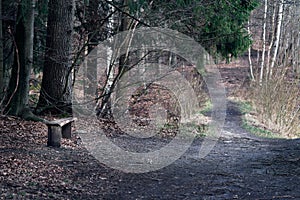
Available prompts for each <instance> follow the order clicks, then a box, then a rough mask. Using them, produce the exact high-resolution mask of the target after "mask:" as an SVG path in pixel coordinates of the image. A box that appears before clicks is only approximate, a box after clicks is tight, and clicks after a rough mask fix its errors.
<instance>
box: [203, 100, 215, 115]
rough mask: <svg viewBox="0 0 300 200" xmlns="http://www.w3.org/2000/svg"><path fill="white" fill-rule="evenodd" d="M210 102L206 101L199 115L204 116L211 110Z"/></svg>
mask: <svg viewBox="0 0 300 200" xmlns="http://www.w3.org/2000/svg"><path fill="white" fill-rule="evenodd" d="M212 107H213V105H212V102H211V101H210V100H208V101H206V102H205V103H204V105H203V106H202V108H201V110H200V114H202V115H205V114H206V113H208V112H210V111H211V110H212Z"/></svg>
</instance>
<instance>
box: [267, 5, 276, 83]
mask: <svg viewBox="0 0 300 200" xmlns="http://www.w3.org/2000/svg"><path fill="white" fill-rule="evenodd" d="M275 16H276V6H275V5H274V8H273V13H272V22H271V31H272V33H271V38H270V41H269V48H268V55H267V64H266V68H267V69H266V77H267V79H269V76H270V59H271V51H272V46H273V42H274V36H275Z"/></svg>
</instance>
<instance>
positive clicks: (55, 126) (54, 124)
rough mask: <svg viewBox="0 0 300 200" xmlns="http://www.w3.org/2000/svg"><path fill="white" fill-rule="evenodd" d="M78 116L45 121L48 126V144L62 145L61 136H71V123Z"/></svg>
mask: <svg viewBox="0 0 300 200" xmlns="http://www.w3.org/2000/svg"><path fill="white" fill-rule="evenodd" d="M75 120H76V118H72V117H70V118H63V119H58V120H54V121H45V124H46V125H47V127H48V142H47V146H52V147H60V142H61V138H68V139H70V138H71V124H72V122H74V121H75Z"/></svg>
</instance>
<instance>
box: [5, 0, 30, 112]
mask: <svg viewBox="0 0 300 200" xmlns="http://www.w3.org/2000/svg"><path fill="white" fill-rule="evenodd" d="M34 5H35V1H34V0H23V1H21V2H20V4H19V6H18V15H17V22H18V23H17V25H16V34H15V48H16V52H15V56H14V64H13V68H12V73H11V78H10V82H9V91H8V95H7V97H6V98H7V100H6V105H7V107H6V109H5V110H6V111H8V113H9V114H11V115H22V112H23V110H24V109H25V108H26V107H27V106H28V105H27V104H28V97H29V77H30V71H31V67H32V61H33V29H34Z"/></svg>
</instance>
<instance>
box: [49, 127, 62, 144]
mask: <svg viewBox="0 0 300 200" xmlns="http://www.w3.org/2000/svg"><path fill="white" fill-rule="evenodd" d="M60 141H61V127H60V126H49V127H48V142H47V145H48V146H52V147H60Z"/></svg>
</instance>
